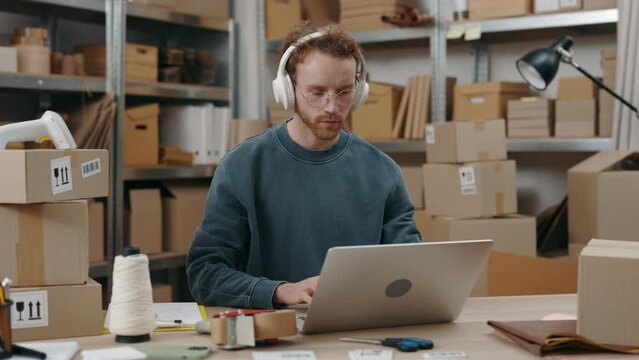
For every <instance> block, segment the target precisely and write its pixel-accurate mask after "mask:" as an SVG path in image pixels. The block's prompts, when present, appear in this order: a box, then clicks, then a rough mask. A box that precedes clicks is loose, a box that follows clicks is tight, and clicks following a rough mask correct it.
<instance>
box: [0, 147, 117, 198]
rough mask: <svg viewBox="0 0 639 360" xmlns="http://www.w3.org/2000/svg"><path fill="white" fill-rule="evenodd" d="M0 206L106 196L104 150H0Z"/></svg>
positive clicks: (106, 177)
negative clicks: (1, 170)
mask: <svg viewBox="0 0 639 360" xmlns="http://www.w3.org/2000/svg"><path fill="white" fill-rule="evenodd" d="M0 163H2V166H3V169H4V172H3V174H2V176H1V177H0V204H29V203H39V202H54V201H62V200H76V199H88V198H96V197H105V196H108V195H109V152H108V151H107V150H88V149H76V150H53V149H52V150H48V149H46V150H45V149H42V150H0Z"/></svg>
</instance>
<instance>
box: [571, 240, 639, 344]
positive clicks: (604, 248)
mask: <svg viewBox="0 0 639 360" xmlns="http://www.w3.org/2000/svg"><path fill="white" fill-rule="evenodd" d="M638 240H639V239H638ZM638 282H639V242H636V241H613V240H598V239H592V240H591V241H590V242H589V243H588V245H587V246H586V247H585V248H584V249H583V250H582V251H581V255H580V256H579V292H578V302H577V311H578V313H577V333H578V334H579V335H581V336H584V337H586V338H588V339H590V340H593V341H595V342H599V343H603V344H611V345H626V346H637V345H639V313H638V312H637V297H639V288H637V283H638Z"/></svg>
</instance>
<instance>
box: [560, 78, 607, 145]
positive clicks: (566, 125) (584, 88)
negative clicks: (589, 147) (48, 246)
mask: <svg viewBox="0 0 639 360" xmlns="http://www.w3.org/2000/svg"><path fill="white" fill-rule="evenodd" d="M597 97H598V88H597V85H596V84H595V83H594V82H593V81H592V80H590V79H588V78H587V77H585V76H578V77H567V78H561V79H559V91H558V93H557V102H556V104H555V136H556V137H561V138H572V137H594V136H595V134H596V128H597Z"/></svg>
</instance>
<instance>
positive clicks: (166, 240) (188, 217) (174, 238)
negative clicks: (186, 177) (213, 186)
mask: <svg viewBox="0 0 639 360" xmlns="http://www.w3.org/2000/svg"><path fill="white" fill-rule="evenodd" d="M208 193H209V187H208V186H207V185H203V184H189V183H177V182H167V183H164V196H163V197H162V219H163V222H164V234H163V240H162V242H163V244H164V251H177V252H180V253H184V254H186V253H188V251H189V249H190V248H191V242H192V241H193V237H194V236H195V230H196V229H197V228H198V226H200V224H201V223H202V217H203V216H204V203H205V202H206V197H207V195H208Z"/></svg>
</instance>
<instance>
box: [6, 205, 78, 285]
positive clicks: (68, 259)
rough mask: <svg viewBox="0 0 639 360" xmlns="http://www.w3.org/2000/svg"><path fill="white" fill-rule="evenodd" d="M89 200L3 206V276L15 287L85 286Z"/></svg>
mask: <svg viewBox="0 0 639 360" xmlns="http://www.w3.org/2000/svg"><path fill="white" fill-rule="evenodd" d="M88 217H89V213H88V205H87V201H86V200H75V201H65V202H56V203H42V204H28V205H0V229H2V231H3V235H2V241H0V254H2V255H1V257H2V259H0V274H2V276H7V277H9V278H11V279H12V280H13V284H14V286H44V285H71V284H83V283H84V282H85V281H87V279H88V277H89V219H88Z"/></svg>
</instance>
